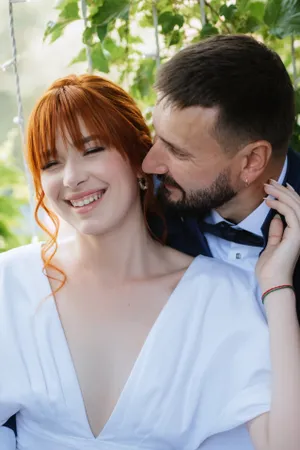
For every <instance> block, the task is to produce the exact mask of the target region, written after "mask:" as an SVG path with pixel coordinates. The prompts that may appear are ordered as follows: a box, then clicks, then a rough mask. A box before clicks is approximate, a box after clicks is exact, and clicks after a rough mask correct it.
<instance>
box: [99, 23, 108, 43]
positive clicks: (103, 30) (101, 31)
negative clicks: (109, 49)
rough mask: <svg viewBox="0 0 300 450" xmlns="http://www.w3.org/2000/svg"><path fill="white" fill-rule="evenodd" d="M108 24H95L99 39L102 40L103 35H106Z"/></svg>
mask: <svg viewBox="0 0 300 450" xmlns="http://www.w3.org/2000/svg"><path fill="white" fill-rule="evenodd" d="M107 29H108V24H105V25H102V26H101V25H99V26H97V35H98V38H99V39H100V41H101V42H102V41H104V39H105V36H106V35H107Z"/></svg>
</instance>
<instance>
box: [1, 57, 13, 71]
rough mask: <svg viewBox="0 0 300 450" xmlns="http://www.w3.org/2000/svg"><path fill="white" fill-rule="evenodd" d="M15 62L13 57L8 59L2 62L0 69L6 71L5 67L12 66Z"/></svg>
mask: <svg viewBox="0 0 300 450" xmlns="http://www.w3.org/2000/svg"><path fill="white" fill-rule="evenodd" d="M14 63H15V60H14V59H10V60H9V61H6V62H5V63H3V64H2V65H1V69H2V70H3V72H6V71H7V69H9V68H10V67H12V66H13V65H14Z"/></svg>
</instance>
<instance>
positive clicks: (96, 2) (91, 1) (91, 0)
mask: <svg viewBox="0 0 300 450" xmlns="http://www.w3.org/2000/svg"><path fill="white" fill-rule="evenodd" d="M86 3H87V5H89V6H95V7H97V8H99V7H101V6H103V3H104V0H86Z"/></svg>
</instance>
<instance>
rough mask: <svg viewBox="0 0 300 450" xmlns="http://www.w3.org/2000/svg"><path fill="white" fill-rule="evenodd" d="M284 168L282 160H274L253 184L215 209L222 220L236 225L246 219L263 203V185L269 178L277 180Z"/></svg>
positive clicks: (264, 194)
mask: <svg viewBox="0 0 300 450" xmlns="http://www.w3.org/2000/svg"><path fill="white" fill-rule="evenodd" d="M283 166H284V160H282V159H281V160H278V161H277V160H275V161H272V163H271V164H269V166H268V168H267V169H266V170H265V171H264V173H263V174H262V175H261V176H260V177H259V178H258V179H257V180H255V182H253V183H251V184H250V186H248V187H245V188H244V189H242V190H241V191H240V192H239V193H238V194H237V195H236V196H235V197H234V198H233V199H232V200H231V201H230V202H228V203H226V204H225V205H223V206H221V207H220V208H218V209H217V212H218V213H219V214H220V216H222V217H223V218H224V219H226V220H228V221H230V222H232V223H235V224H238V223H240V222H242V221H243V220H244V219H245V218H246V217H248V216H249V215H250V214H251V213H252V212H253V211H254V210H255V209H256V208H258V206H259V205H260V204H261V203H262V202H263V199H264V197H265V196H266V193H265V190H264V183H267V182H268V180H269V179H270V178H272V179H274V180H278V179H279V177H280V174H281V172H282V169H283Z"/></svg>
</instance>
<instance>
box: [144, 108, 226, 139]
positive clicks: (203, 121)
mask: <svg viewBox="0 0 300 450" xmlns="http://www.w3.org/2000/svg"><path fill="white" fill-rule="evenodd" d="M218 112H219V111H218V108H203V107H201V106H191V107H187V108H183V109H179V108H176V107H175V106H174V105H172V104H171V103H169V102H167V101H166V100H161V101H159V102H158V103H157V104H156V106H155V107H154V111H153V125H154V128H155V130H156V132H157V134H160V133H161V134H172V135H177V136H178V137H179V138H180V137H182V139H184V140H187V139H188V140H193V139H197V138H198V137H199V134H201V135H204V134H207V135H208V134H211V131H212V129H213V128H214V125H215V123H216V119H217V115H218Z"/></svg>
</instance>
